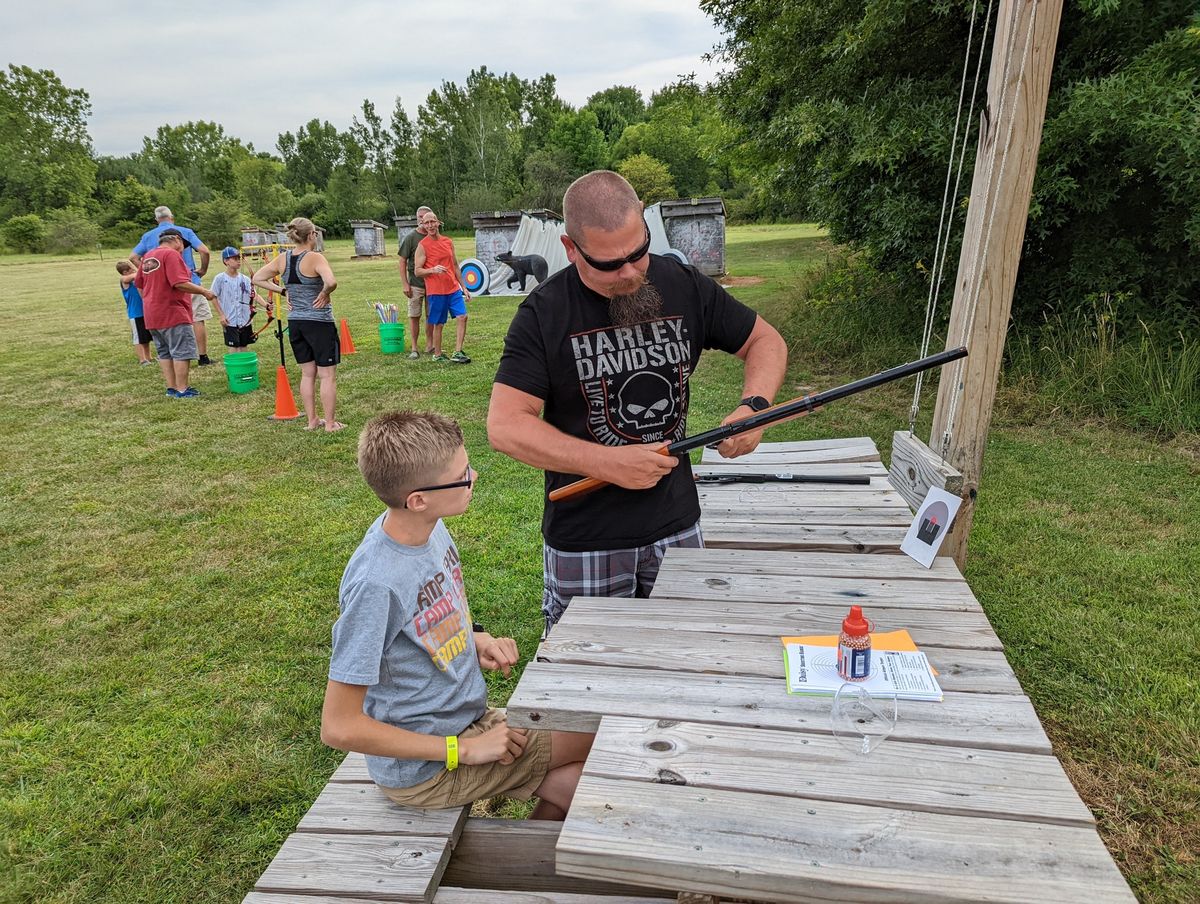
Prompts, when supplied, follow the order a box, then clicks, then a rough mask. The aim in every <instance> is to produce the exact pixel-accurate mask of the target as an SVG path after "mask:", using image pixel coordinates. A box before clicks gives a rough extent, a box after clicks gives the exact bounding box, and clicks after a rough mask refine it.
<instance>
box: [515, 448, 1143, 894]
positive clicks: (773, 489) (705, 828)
mask: <svg viewBox="0 0 1200 904" xmlns="http://www.w3.org/2000/svg"><path fill="white" fill-rule="evenodd" d="M867 443H869V441H860V440H852V441H840V445H835V446H829V447H827V448H826V449H810V448H807V447H806V446H805V445H804V444H779V445H787V446H789V447H790V448H788V449H786V450H776V449H773V448H772V447H773V446H775V445H776V444H771V446H767V447H764V448H763V449H762V451H761V452H760V453H756V455H758V456H760V458H766V457H768V456H772V455H775V456H776V457H777V458H778V460H779V461H780V462H781V463H785V464H786V463H787V461H788V458H789V456H793V457H794V456H795V455H797V454H800V453H805V452H812V451H817V452H830V453H831V454H837V453H840V452H844V451H845V450H847V449H849V450H863V449H865V448H866V444H867ZM870 448H871V449H873V448H874V446H873V444H872V445H871V447H870ZM876 454H877V453H876ZM797 470H798V469H797ZM883 480H884V481H885V482H886V477H884V478H883ZM721 489H722V490H726V489H727V488H726V487H722V488H721ZM780 490H781V487H780V486H779V485H763V484H746V485H744V486H741V487H740V488H739V490H738V491H737V493H738V496H739V498H741V499H745V498H747V497H750V498H757V499H759V500H761V499H764V498H769V499H770V500H771V501H772V504H775V503H776V502H777V501H778V502H779V510H778V511H777V512H775V514H776V515H777V516H778V517H779V518H780V519H783V520H781V521H780V522H775V523H784V524H786V523H787V522H786V518H787V512H786V511H785V509H786V506H787V505H788V504H791V503H792V502H793V501H794V502H796V503H797V504H798V505H799V506H800V507H801V508H802V509H805V510H808V509H829V512H828V515H829V516H830V517H833V516H836V515H837V514H839V512H840V513H841V514H845V513H846V511H847V510H850V509H853V508H855V507H856V506H859V505H860V503H861V501H862V499H863V497H864V493H870V494H872V495H871V497H870V499H871V500H872V501H873V502H874V503H878V502H879V499H880V498H886V497H889V496H890V495H891V493H890V492H889V491H888V490H887V489H886V488H880V489H876V488H875V487H870V488H862V487H856V486H848V487H847V486H842V487H837V488H834V487H833V486H832V485H829V486H823V485H808V486H802V487H786V488H784V489H783V492H780ZM806 492H807V493H811V494H812V495H813V497H814V498H815V499H816V500H818V501H817V502H814V501H813V500H811V499H810V500H806V499H805V498H804V497H805V495H806ZM839 493H844V494H845V495H846V498H847V499H849V500H853V501H852V504H851V505H850V506H847V507H846V508H845V509H841V510H839V508H838V506H837V505H836V503H835V501H834V500H835V498H836V496H837V494H839ZM780 500H787V501H780ZM723 504H724V505H725V506H726V508H725V509H721V510H720V513H721V514H722V515H733V516H735V517H736V516H738V515H739V513H738V512H737V505H736V504H735V500H733V499H731V498H730V499H725V500H724V501H723ZM900 504H901V505H904V504H903V502H901V503H900ZM710 505H711V497H710V499H709V500H708V501H707V502H706V507H705V509H704V510H705V515H704V520H702V526H703V527H704V530H705V534H706V538H707V537H708V536H711V533H712V529H711V528H710V524H709V521H708V519H709V517H710V514H711V512H712V509H711V507H710ZM863 508H870V509H878V510H879V511H880V514H881V516H883V517H895V512H894V511H891V510H893V509H895V506H894V505H893V503H891V502H890V501H889V502H887V503H880V504H872V505H866V506H863ZM904 512H905V513H907V512H908V509H907V506H906V505H905V506H904ZM743 517H744V515H743ZM908 517H909V519H911V515H908ZM721 523H722V524H724V525H730V524H744V525H745V526H746V527H747V528H748V529H749V530H761V529H762V527H763V524H762V523H756V522H752V521H749V520H747V521H743V522H735V521H732V520H730V519H729V518H728V517H726V518H724V520H723V521H722V522H721ZM838 523H839V522H836V521H829V522H828V524H830V525H836V524H838ZM841 523H842V524H845V522H841ZM890 526H892V527H895V528H896V529H898V530H899V531H900V534H901V536H902V535H903V531H904V528H903V527H900V526H899V525H890ZM896 543H897V546H898V544H899V540H897V541H896ZM836 549H837V550H840V551H834V550H835V547H832V546H829V547H819V548H816V549H814V548H806V547H803V546H802V547H801V548H800V549H792V550H782V551H776V550H759V549H747V548H718V549H711V548H710V549H700V550H697V549H673V550H669V551H668V553H667V556H666V558H665V559H664V561H663V567H662V571H661V572H660V575H659V579H658V582H657V584H656V586H655V590H654V593H653V595H652V598H651V599H650V600H644V599H612V598H607V599H590V598H576V599H575V600H573V601H572V602H571V604H570V606H569V607H568V609H567V612H566V614H565V616H564V617H563V619H562V621H560V622H559V624H558V625H557V626H556V627H555V628H554V630H553V631H552V632H551V634H550V637H549V638H548V639H547V641H545V642H544V643H543V645H542V647H541V648H540V650H539V652H538V656H537V661H535V662H532V663H530V664H529V666H528V667H527V668H526V670H525V672H524V674H523V675H522V677H521V681H520V683H519V685H518V687H517V689H516V691H515V693H514V694H513V696H512V698H511V699H510V701H509V705H508V713H509V721H510V722H511V723H512V724H514V725H521V726H527V727H534V728H543V729H545V728H553V729H561V730H568V731H596V732H597V737H596V742H595V745H594V746H593V750H592V754H591V756H589V758H588V762H587V764H586V766H585V769H584V774H583V778H582V780H581V782H580V785H579V789H578V791H577V793H576V796H575V801H574V803H573V804H572V807H571V811H570V814H569V815H568V818H567V822H566V824H565V826H564V828H563V831H562V834H561V836H560V838H559V842H558V847H557V851H558V855H557V868H558V871H559V872H560V873H563V874H567V875H575V876H581V877H591V878H600V879H606V880H610V881H619V882H627V883H635V884H638V885H643V886H651V887H659V888H665V889H672V890H679V889H682V890H691V891H696V892H706V893H709V894H722V893H723V894H728V895H730V896H735V897H739V898H750V899H754V900H762V901H811V900H830V901H843V900H846V901H910V900H914V899H917V898H919V899H921V900H930V901H950V900H954V901H962V900H967V901H1029V900H1033V899H1035V898H1036V899H1041V900H1044V899H1047V898H1050V899H1057V900H1082V899H1087V900H1089V901H1110V900H1111V901H1129V900H1132V895H1131V894H1130V892H1129V889H1128V886H1127V885H1126V884H1125V881H1124V879H1123V878H1122V876H1121V874H1120V872H1119V871H1118V870H1117V867H1116V865H1115V864H1114V863H1113V861H1112V858H1111V857H1110V856H1109V854H1108V852H1107V850H1106V849H1105V848H1104V845H1103V843H1102V842H1101V840H1100V838H1099V835H1098V834H1097V832H1096V830H1095V826H1094V822H1093V819H1092V815H1091V813H1090V811H1089V810H1088V809H1087V807H1086V806H1085V805H1084V804H1083V802H1082V801H1081V800H1080V799H1079V797H1078V795H1077V794H1076V793H1075V790H1074V788H1072V786H1071V784H1070V782H1069V780H1068V779H1067V776H1066V774H1065V773H1064V771H1063V769H1062V767H1061V765H1060V764H1059V763H1058V761H1057V759H1056V758H1055V757H1054V756H1053V753H1052V751H1051V748H1050V743H1049V740H1048V739H1047V737H1046V734H1045V732H1044V731H1043V730H1042V727H1041V724H1040V723H1039V721H1038V718H1037V714H1036V713H1035V712H1034V709H1033V706H1032V704H1031V703H1030V701H1029V700H1028V698H1027V697H1026V696H1025V695H1024V694H1023V693H1022V691H1021V687H1020V684H1019V683H1018V681H1017V679H1016V676H1015V675H1014V674H1013V673H1012V670H1011V668H1010V667H1009V665H1008V662H1007V660H1006V659H1005V658H1004V653H1003V647H1002V644H1001V643H1000V640H999V638H997V637H996V635H995V633H994V632H993V631H992V629H991V626H990V624H989V623H988V621H987V618H986V616H985V615H984V613H983V610H982V608H981V607H980V605H979V603H978V601H977V600H976V599H975V597H974V595H973V594H972V593H971V589H970V587H969V586H968V585H967V583H966V581H965V580H964V579H963V577H962V575H961V573H960V572H959V571H958V569H957V567H956V566H955V565H954V563H953V561H952V560H949V559H938V560H937V561H936V562H935V564H934V567H933V568H932V569H928V570H927V569H925V568H923V567H921V566H920V565H919V564H917V563H916V562H913V561H912V560H911V559H909V558H908V557H907V556H903V555H900V554H887V555H878V554H876V553H878V552H884V551H887V550H884V549H883V548H873V549H870V550H869V551H857V552H856V551H854V549H855V547H854V545H853V544H849V543H847V544H843V545H841V546H840V547H836ZM852 603H858V604H860V605H862V606H863V607H864V610H865V611H866V613H867V614H868V616H869V617H870V618H872V619H874V620H875V622H876V627H877V629H878V630H888V629H892V628H901V627H904V628H908V629H909V631H910V633H911V634H912V637H913V639H914V640H915V642H916V643H917V645H918V646H919V647H920V648H921V649H922V650H923V651H924V652H925V653H926V654H927V655H928V657H929V659H930V661H931V663H932V664H933V666H934V667H935V668H936V669H937V670H938V671H939V681H940V683H941V684H942V687H943V690H944V692H945V699H944V700H943V702H941V703H922V702H913V701H901V702H900V714H899V719H898V721H897V724H896V727H895V730H894V731H893V733H892V735H891V737H890V738H889V739H888V740H887V741H885V742H884V743H883V744H882V745H881V746H880V747H879V748H878V749H877V750H875V751H874V752H873V753H872V754H870V755H869V756H865V757H864V756H860V755H858V754H856V753H854V752H852V751H851V750H849V749H848V748H847V747H843V746H842V743H841V742H840V741H839V740H837V739H836V738H835V737H834V736H833V730H832V723H831V719H830V707H831V700H830V699H829V698H823V697H803V696H789V695H788V694H787V692H786V685H785V681H784V670H783V661H782V645H781V644H780V641H779V638H780V636H785V635H795V634H831V633H836V632H837V630H838V627H839V625H840V622H841V618H842V617H843V616H844V614H845V612H846V611H847V609H848V607H849V605H850V604H852Z"/></svg>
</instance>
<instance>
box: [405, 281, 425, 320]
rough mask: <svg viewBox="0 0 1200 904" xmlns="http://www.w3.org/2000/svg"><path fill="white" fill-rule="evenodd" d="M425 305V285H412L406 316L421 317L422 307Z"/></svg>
mask: <svg viewBox="0 0 1200 904" xmlns="http://www.w3.org/2000/svg"><path fill="white" fill-rule="evenodd" d="M424 307H425V287H424V286H417V285H414V286H412V298H410V299H408V316H409V317H421V316H422V314H421V312H422V309H423V308H424Z"/></svg>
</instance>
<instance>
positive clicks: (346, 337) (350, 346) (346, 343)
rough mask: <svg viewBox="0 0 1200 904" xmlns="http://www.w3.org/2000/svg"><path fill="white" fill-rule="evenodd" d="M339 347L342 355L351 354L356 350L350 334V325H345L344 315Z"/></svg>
mask: <svg viewBox="0 0 1200 904" xmlns="http://www.w3.org/2000/svg"><path fill="white" fill-rule="evenodd" d="M341 349H342V354H343V355H353V354H354V352H355V351H356V349H355V348H354V339H353V338H351V336H350V327H349V326H347V325H346V318H345V317H343V318H342V336H341Z"/></svg>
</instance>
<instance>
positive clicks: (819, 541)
mask: <svg viewBox="0 0 1200 904" xmlns="http://www.w3.org/2000/svg"><path fill="white" fill-rule="evenodd" d="M700 526H701V528H702V529H703V531H704V545H705V546H707V547H708V548H710V549H717V548H721V547H733V548H735V549H797V550H805V551H819V552H836V553H841V552H852V553H869V554H873V555H894V556H899V555H901V552H900V544H901V543H903V542H904V535H905V533H906V532H907V531H908V528H907V527H875V526H872V525H863V524H833V525H826V524H798V523H796V524H771V523H769V522H764V523H755V524H741V523H728V522H721V521H717V522H715V523H709V522H707V521H703V520H702V521H701V522H700Z"/></svg>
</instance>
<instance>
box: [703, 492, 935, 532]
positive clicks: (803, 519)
mask: <svg viewBox="0 0 1200 904" xmlns="http://www.w3.org/2000/svg"><path fill="white" fill-rule="evenodd" d="M700 512H701V514H700V524H701V526H702V527H703V528H704V530H705V532H706V533H707V532H708V531H709V530H711V528H712V526H713V525H714V524H870V525H874V526H892V527H905V528H907V527H908V525H909V524H910V523H912V518H913V516H912V512H910V511H909V510H908V509H907V508H901V507H898V506H883V505H875V506H870V505H852V506H842V505H826V506H812V505H810V506H794V505H761V504H748V503H742V502H737V503H724V502H707V501H705V500H704V499H703V498H702V499H701V500H700Z"/></svg>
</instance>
